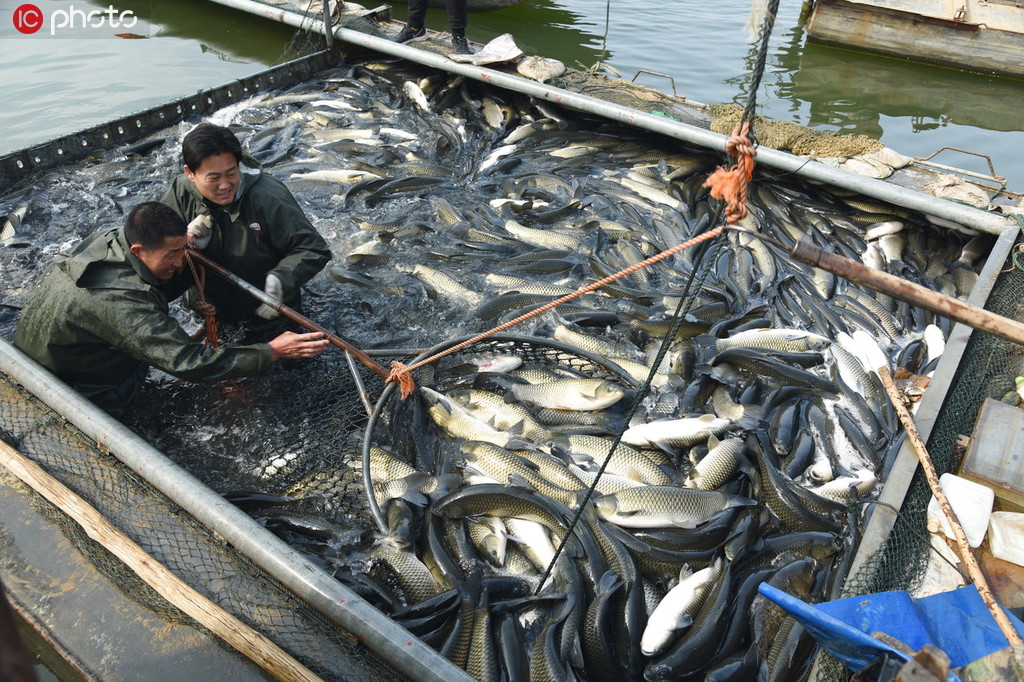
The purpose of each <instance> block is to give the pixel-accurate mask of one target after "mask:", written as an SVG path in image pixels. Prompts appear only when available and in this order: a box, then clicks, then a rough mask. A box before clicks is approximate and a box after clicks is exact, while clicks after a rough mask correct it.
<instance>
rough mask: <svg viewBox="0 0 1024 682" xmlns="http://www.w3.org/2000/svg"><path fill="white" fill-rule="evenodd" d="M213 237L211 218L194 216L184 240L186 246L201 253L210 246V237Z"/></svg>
mask: <svg viewBox="0 0 1024 682" xmlns="http://www.w3.org/2000/svg"><path fill="white" fill-rule="evenodd" d="M212 235H213V218H211V217H210V216H209V215H201V216H196V217H195V218H193V219H192V222H190V223H189V224H188V232H187V233H186V239H187V240H188V245H189V246H190V247H191V248H193V249H199V250H200V251H202V250H203V249H205V248H206V247H207V246H208V245H209V244H210V237H211V236H212Z"/></svg>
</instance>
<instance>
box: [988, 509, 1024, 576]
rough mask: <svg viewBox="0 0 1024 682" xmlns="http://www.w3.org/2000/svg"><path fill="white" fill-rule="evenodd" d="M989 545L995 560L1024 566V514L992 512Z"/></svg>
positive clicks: (989, 526)
mask: <svg viewBox="0 0 1024 682" xmlns="http://www.w3.org/2000/svg"><path fill="white" fill-rule="evenodd" d="M988 545H989V548H990V549H991V550H992V556H994V557H995V558H997V559H1002V560H1003V561H1012V562H1013V563H1015V564H1017V565H1018V566H1024V514H1019V513H1017V512H1007V511H997V512H992V518H991V519H990V520H989V522H988Z"/></svg>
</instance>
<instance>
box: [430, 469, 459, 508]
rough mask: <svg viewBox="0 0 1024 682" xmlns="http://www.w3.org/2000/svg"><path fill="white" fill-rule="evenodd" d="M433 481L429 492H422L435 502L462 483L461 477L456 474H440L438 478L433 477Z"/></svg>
mask: <svg viewBox="0 0 1024 682" xmlns="http://www.w3.org/2000/svg"><path fill="white" fill-rule="evenodd" d="M433 479H434V480H433V485H432V486H431V488H430V490H424V491H423V492H425V493H426V494H427V497H429V498H430V499H431V500H433V501H435V502H436V501H437V500H439V499H440V498H442V497H444V496H445V495H447V494H448V493H450V492H451V491H453V490H455V489H456V488H458V487H459V485H460V484H461V483H462V477H461V476H459V475H458V474H441V475H440V476H435V477H433ZM421 490H422V488H421Z"/></svg>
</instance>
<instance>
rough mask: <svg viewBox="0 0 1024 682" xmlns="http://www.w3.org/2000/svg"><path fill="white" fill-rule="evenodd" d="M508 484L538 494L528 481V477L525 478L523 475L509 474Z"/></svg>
mask: <svg viewBox="0 0 1024 682" xmlns="http://www.w3.org/2000/svg"><path fill="white" fill-rule="evenodd" d="M508 484H509V485H513V486H516V487H518V488H526V489H527V490H533V491H534V492H536V490H537V489H536V488H534V487H533V486H532V485H530V482H529V481H527V480H526V477H524V476H523V475H522V474H517V473H516V472H514V471H513V472H511V473H509V475H508Z"/></svg>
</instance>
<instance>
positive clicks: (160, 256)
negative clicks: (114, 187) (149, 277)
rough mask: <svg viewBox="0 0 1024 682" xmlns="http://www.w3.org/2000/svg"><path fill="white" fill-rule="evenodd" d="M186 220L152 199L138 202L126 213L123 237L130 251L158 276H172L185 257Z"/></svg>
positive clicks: (159, 277) (181, 265) (162, 278)
mask: <svg viewBox="0 0 1024 682" xmlns="http://www.w3.org/2000/svg"><path fill="white" fill-rule="evenodd" d="M185 229H186V228H185V221H184V220H182V219H181V216H179V215H178V214H177V212H176V211H175V210H174V209H173V208H171V207H170V206H167V205H166V204H161V203H158V202H155V201H147V202H145V203H142V204H139V205H138V206H136V207H135V208H133V209H132V211H131V213H129V214H128V219H127V220H126V221H125V224H124V236H125V239H127V240H128V244H129V247H128V249H129V251H131V252H132V253H133V254H135V257H136V258H138V259H139V260H140V261H142V264H143V265H145V266H146V268H147V269H148V270H149V271H150V272H151V273H153V276H154V277H156V278H157V279H161V280H164V279H170V278H171V277H174V275H176V274H177V273H178V272H180V271H181V268H182V267H183V265H184V260H185V243H186V242H185Z"/></svg>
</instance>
